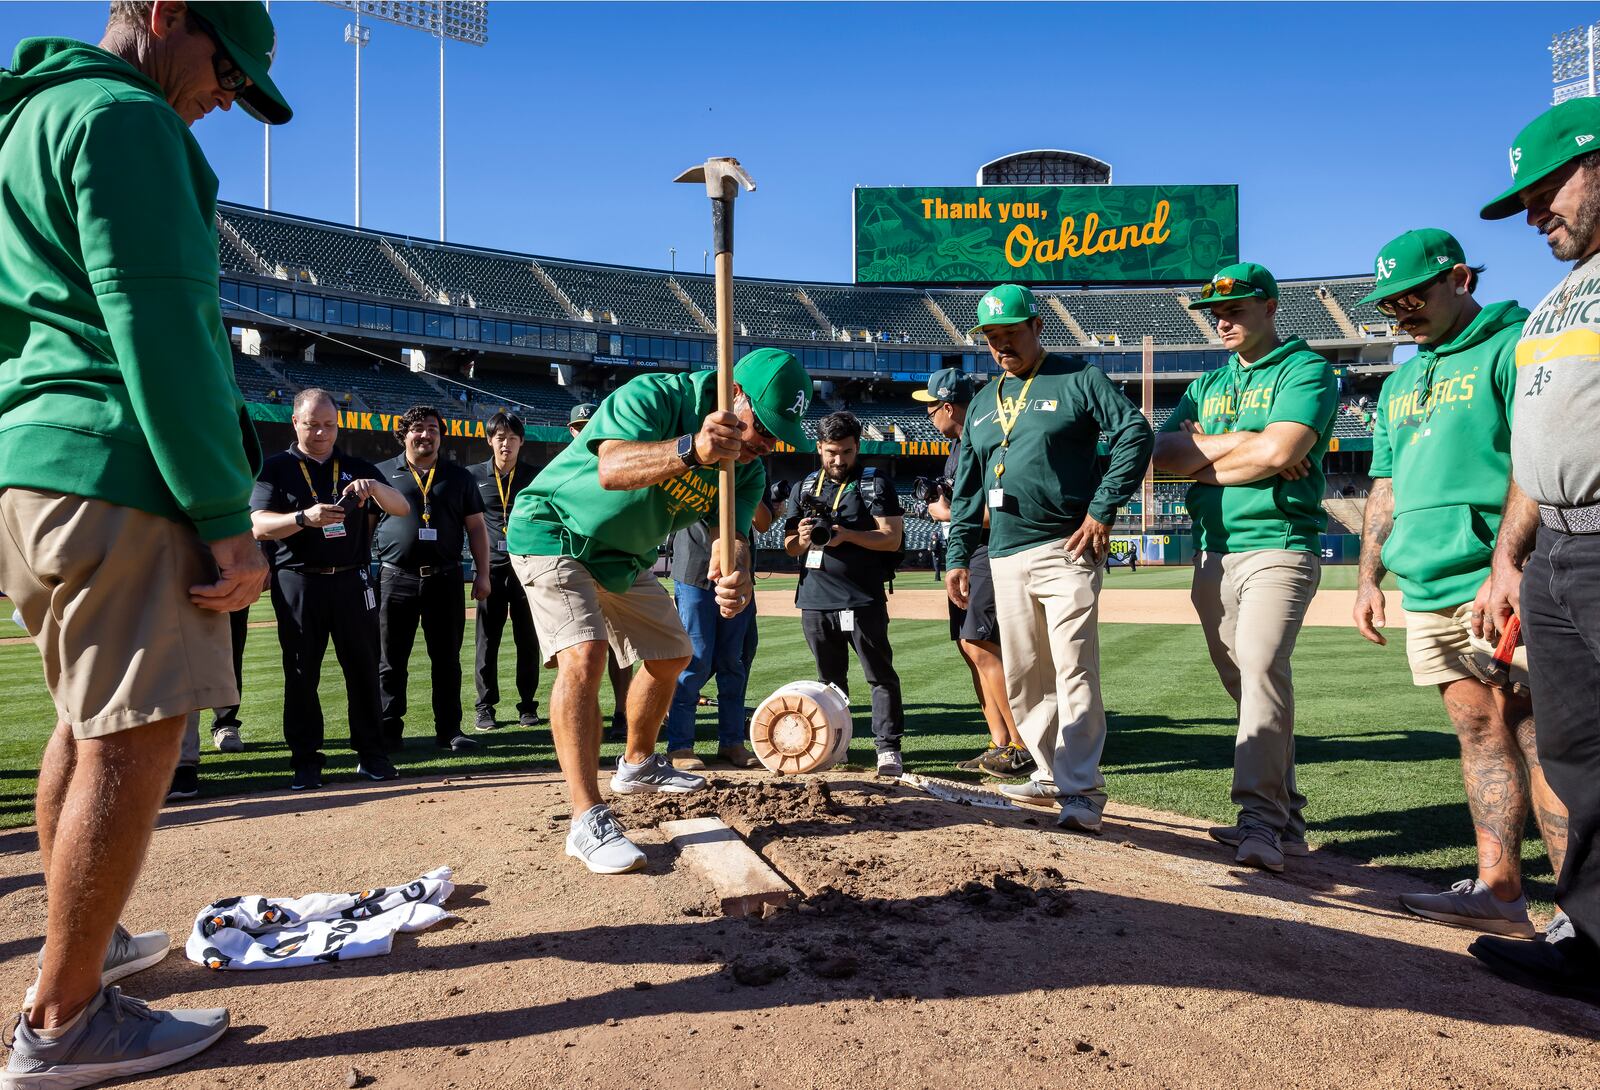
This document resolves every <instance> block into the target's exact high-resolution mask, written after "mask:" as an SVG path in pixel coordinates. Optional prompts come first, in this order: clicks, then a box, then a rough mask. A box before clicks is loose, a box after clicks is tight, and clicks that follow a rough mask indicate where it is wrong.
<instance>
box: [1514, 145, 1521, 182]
mask: <svg viewBox="0 0 1600 1090" xmlns="http://www.w3.org/2000/svg"><path fill="white" fill-rule="evenodd" d="M1521 162H1522V149H1521V148H1512V149H1511V176H1512V177H1513V178H1515V177H1516V176H1517V166H1518V165H1519V164H1520V163H1521Z"/></svg>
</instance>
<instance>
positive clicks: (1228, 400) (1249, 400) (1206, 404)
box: [1200, 386, 1272, 420]
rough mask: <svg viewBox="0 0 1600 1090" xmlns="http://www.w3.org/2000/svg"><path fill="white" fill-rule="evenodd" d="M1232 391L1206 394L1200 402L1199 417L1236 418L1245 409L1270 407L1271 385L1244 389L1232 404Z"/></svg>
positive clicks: (1209, 418) (1207, 418) (1205, 418)
mask: <svg viewBox="0 0 1600 1090" xmlns="http://www.w3.org/2000/svg"><path fill="white" fill-rule="evenodd" d="M1234 400H1235V399H1234V396H1233V392H1232V391H1231V390H1230V391H1228V392H1227V393H1216V394H1207V395H1206V397H1205V400H1204V401H1202V402H1201V403H1200V417H1201V419H1203V420H1211V419H1215V418H1217V417H1219V416H1225V417H1231V418H1234V419H1237V418H1238V416H1239V414H1240V413H1242V412H1244V411H1245V410H1246V409H1269V408H1271V407H1272V387H1270V386H1257V387H1255V388H1253V389H1249V390H1245V391H1244V392H1243V393H1242V394H1240V395H1239V397H1238V404H1237V405H1235V404H1234Z"/></svg>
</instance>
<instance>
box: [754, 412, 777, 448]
mask: <svg viewBox="0 0 1600 1090" xmlns="http://www.w3.org/2000/svg"><path fill="white" fill-rule="evenodd" d="M750 422H751V423H752V424H754V425H755V429H756V434H757V435H759V436H761V438H763V439H766V440H767V441H769V442H773V443H776V442H777V441H778V437H777V436H776V435H773V434H772V433H771V432H770V431H768V430H767V429H766V428H763V427H762V426H761V418H760V417H759V416H757V415H756V414H755V413H754V412H753V411H752V412H751V413H750Z"/></svg>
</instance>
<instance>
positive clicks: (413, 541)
mask: <svg viewBox="0 0 1600 1090" xmlns="http://www.w3.org/2000/svg"><path fill="white" fill-rule="evenodd" d="M377 468H378V472H379V475H380V476H381V477H382V478H383V481H384V483H385V484H388V485H392V486H393V487H395V488H397V489H399V490H400V494H401V495H402V496H404V497H405V498H406V501H407V502H408V503H410V504H411V511H410V512H409V513H408V514H404V515H387V514H386V515H384V516H383V518H381V519H379V520H378V533H377V536H376V537H375V538H374V539H373V542H374V546H375V547H376V550H377V553H378V559H379V560H381V561H383V562H384V563H385V564H393V565H395V566H396V567H399V568H404V569H406V570H407V571H416V570H417V569H418V568H423V567H449V566H451V565H457V566H459V565H460V563H461V546H462V543H463V542H465V541H466V525H467V516H468V515H481V514H483V496H482V494H481V493H479V491H478V482H477V481H476V480H474V479H473V476H472V474H471V473H469V472H467V470H466V467H465V466H461V465H458V464H456V463H455V462H449V461H446V460H445V459H443V458H440V459H438V460H437V461H435V462H434V463H433V482H432V483H431V484H429V482H428V474H427V473H426V472H423V473H420V474H413V472H412V469H411V467H410V466H409V465H408V464H407V462H406V456H405V455H404V454H401V455H400V456H399V457H396V458H390V459H389V460H388V461H386V462H379V463H378V466H377ZM419 476H420V477H421V479H422V482H421V483H422V484H423V485H427V486H428V502H427V504H426V505H424V504H423V502H422V487H421V486H420V485H419V484H418V483H417V478H418V477H419ZM424 507H426V514H427V515H428V518H427V520H426V522H424V520H423V514H424ZM425 527H426V528H427V529H429V530H432V531H434V533H433V539H432V540H431V541H425V540H423V538H422V536H421V535H422V530H423V529H424V528H425Z"/></svg>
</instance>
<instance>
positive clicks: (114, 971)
mask: <svg viewBox="0 0 1600 1090" xmlns="http://www.w3.org/2000/svg"><path fill="white" fill-rule="evenodd" d="M171 948H172V939H171V938H169V937H168V936H167V933H166V932H165V931H146V932H143V933H142V934H138V935H134V934H131V933H130V932H129V931H128V929H127V928H126V927H123V926H122V925H121V924H120V923H119V924H117V929H116V930H115V931H113V932H112V933H111V945H110V946H108V947H106V960H105V961H104V963H103V964H102V967H101V970H100V984H101V986H102V987H103V986H105V985H107V984H115V983H116V982H117V981H119V980H121V979H122V978H123V977H126V976H132V975H133V974H134V973H137V972H140V971H142V970H145V969H148V968H150V966H152V965H155V964H156V963H157V962H159V961H160V960H161V959H162V958H164V957H166V956H167V951H168V950H170V949H171ZM39 964H41V965H43V964H44V950H43V949H42V948H41V949H40V950H39ZM36 987H38V981H37V980H35V981H34V982H33V983H32V984H30V985H28V994H27V996H26V997H25V998H24V1000H23V1004H22V1005H23V1007H24V1008H28V1009H31V1008H32V1007H33V993H34V989H35V988H36Z"/></svg>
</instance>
